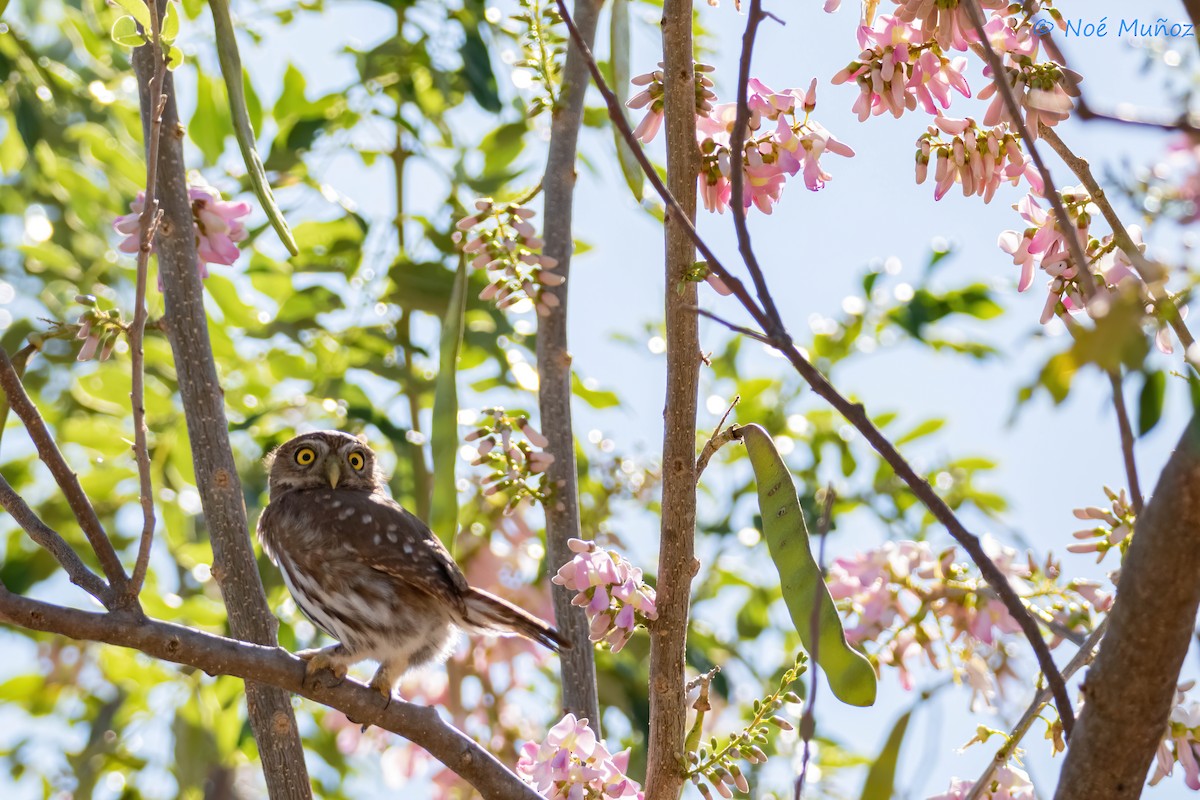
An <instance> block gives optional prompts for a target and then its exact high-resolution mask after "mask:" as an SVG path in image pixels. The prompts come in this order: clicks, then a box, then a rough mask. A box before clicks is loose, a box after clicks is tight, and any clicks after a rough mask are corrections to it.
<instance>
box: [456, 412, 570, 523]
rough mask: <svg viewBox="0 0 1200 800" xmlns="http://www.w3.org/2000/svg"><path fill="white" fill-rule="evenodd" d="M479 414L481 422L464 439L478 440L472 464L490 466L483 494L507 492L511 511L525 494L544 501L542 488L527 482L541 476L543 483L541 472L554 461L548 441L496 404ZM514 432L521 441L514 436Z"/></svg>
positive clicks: (518, 417)
mask: <svg viewBox="0 0 1200 800" xmlns="http://www.w3.org/2000/svg"><path fill="white" fill-rule="evenodd" d="M482 413H483V422H482V424H481V425H480V426H479V427H478V428H476V429H475V430H473V431H471V432H470V433H468V434H467V435H466V437H465V440H466V441H468V442H479V444H477V445H475V453H476V458H475V460H474V461H472V462H471V466H473V467H479V466H486V467H488V468H489V469H491V474H489V475H488V476H487V477H486V478H484V479H483V485H484V489H483V495H484V497H491V496H492V495H494V494H499V493H500V492H506V493H507V495H508V508H509V510H510V511H511V510H513V509H515V508H516V506H517V504H518V503H519V502H520V501H521V500H522V499H523V498H525V497H531V498H533V499H536V500H544V499H545V497H546V495H545V492H544V491H543V490H542V488H534V487H532V486H530V484H529V483H528V481H529V480H530V479H531V478H535V477H538V476H540V478H539V480H541V481H542V482H543V483H544V481H545V474H544V473H545V472H546V470H547V469H548V468H549V467H550V465H551V464H553V463H554V455H553V454H552V453H548V452H546V450H545V448H546V447H548V446H549V445H550V441H549V440H548V439H547V438H546V437H545V436H543V435H542V434H541V432H540V431H539V430H538V429H537V428H535V427H534V426H533V424H532V423H531V422H530V421H529V419H528V418H527V417H524V416H522V415H520V414H509V413H507V412H506V411H505V410H504V409H503V408H500V407H498V406H497V407H493V408H485V409H483V411H482ZM517 432H520V433H521V434H522V436H523V437H524V439H523V440H522V439H521V438H518V437H517V436H515V434H516V433H517Z"/></svg>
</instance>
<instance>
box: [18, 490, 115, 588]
mask: <svg viewBox="0 0 1200 800" xmlns="http://www.w3.org/2000/svg"><path fill="white" fill-rule="evenodd" d="M0 508H3V509H4V510H5V511H7V512H8V513H9V514H10V515H12V518H13V520H15V521H16V523H17V524H18V525H20V526H21V528H22V529H23V530H24V531H25V532H26V533H28V534H29V538H30V539H33V541H35V542H37V543H38V544H39V545H41V546H42V547H43V548H45V549H46V551H47V552H49V553H50V555H52V556H54V560H55V561H57V562H58V563H59V564H61V565H62V568H63V569H64V570H66V572H67V575H68V576H69V577H70V579H71V583H73V584H75V585H76V586H78V587H79V588H80V589H83V590H84V591H85V592H87V593H88V594H90V595H91V596H92V597H94V598H96V599H97V600H99V601H100V603H101V604H102V605H103V606H105V607H106V608H107V607H109V606H110V604H111V603H112V590H110V589H109V587H108V584H106V583H105V582H104V581H103V580H101V579H100V576H99V575H97V574H96V573H94V572H92V571H91V570H90V569H88V568H87V566H86V565H85V564H84V563H83V561H82V560H81V559H80V558H79V554H78V553H76V552H75V551H74V550H73V549H72V548H71V545H69V544H67V543H66V541H65V540H64V539H63V538H62V537H61V536H59V535H58V532H57V531H55V530H54V529H53V528H51V527H50V526H49V525H47V524H46V523H45V522H43V521H42V520H41V518H40V517H38V515H37V514H36V513H34V511H33V509H32V508H30V507H29V505H28V504H27V503H26V502H25V500H24V499H23V498H22V497H21V496H20V495H19V494H17V492H16V490H14V489H13V488H12V486H10V485H9V483H8V481H6V480H5V479H4V477H3V476H0Z"/></svg>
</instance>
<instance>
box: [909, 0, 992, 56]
mask: <svg viewBox="0 0 1200 800" xmlns="http://www.w3.org/2000/svg"><path fill="white" fill-rule="evenodd" d="M979 5H980V7H981V8H983V9H985V10H989V11H994V10H998V9H1001V8H1004V7H1005V6H1006V5H1008V4H1007V3H1006V2H1005V0H981V2H980V3H979ZM896 6H897V8H896V16H897V17H898V18H899V19H901V20H903V21H905V22H915V23H917V24H919V25H920V26H921V28H923V29H924V30H925V31H927V32H928V33H927V36H928V38H929V40H930V41H933V42H937V43H938V45H939V46H940V47H942V48H943V49H946V50H966V49H967V48H968V47H969V46H970V45H971V43H972V42H976V41H979V37H978V36H977V35H976V34H975V26H974V25H973V24H971V15H970V13H969V12H968V11H967V9H966V6H965V4H964V3H962V2H959V1H958V0H952V1H951V2H945V0H896ZM997 18H998V17H993V19H997ZM1001 19H1002V18H1001ZM985 30H986V29H985Z"/></svg>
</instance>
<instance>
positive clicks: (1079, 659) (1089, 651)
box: [966, 616, 1108, 800]
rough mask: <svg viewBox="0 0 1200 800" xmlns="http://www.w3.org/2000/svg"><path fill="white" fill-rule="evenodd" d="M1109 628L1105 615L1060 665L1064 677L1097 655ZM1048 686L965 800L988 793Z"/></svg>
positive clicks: (1038, 712)
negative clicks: (1066, 660) (1068, 658)
mask: <svg viewBox="0 0 1200 800" xmlns="http://www.w3.org/2000/svg"><path fill="white" fill-rule="evenodd" d="M1107 630H1108V617H1107V616H1105V617H1104V618H1103V619H1101V620H1100V622H1099V623H1098V624H1097V625H1096V629H1095V630H1093V631H1092V632H1091V634H1090V635H1089V636H1088V638H1087V639H1086V640H1085V641H1084V642H1083V644H1082V645H1080V647H1079V650H1078V651H1077V652H1076V653H1075V655H1074V656H1072V658H1071V660H1070V661H1068V662H1067V665H1066V666H1065V667H1063V670H1062V674H1063V677H1064V678H1068V679H1069V678H1070V677H1071V676H1072V675H1074V674H1075V673H1076V672H1078V671H1079V670H1081V669H1083V668H1084V667H1086V666H1087V665H1088V664H1090V663H1092V659H1093V658H1095V655H1096V647H1097V646H1098V645H1099V644H1100V640H1101V639H1103V638H1104V632H1105V631H1107ZM1050 699H1051V696H1050V690H1049V689H1048V688H1047V687H1045V686H1043V687H1041V688H1040V689H1038V690H1037V693H1036V694H1035V695H1034V696H1033V702H1031V703H1030V704H1029V708H1027V709H1025V713H1024V714H1022V715H1021V719H1019V720H1018V721H1017V724H1016V725H1015V726H1013V729H1012V732H1011V733H1009V734H1008V738H1007V739H1006V740H1005V742H1004V746H1003V747H1001V748H1000V749H999V750H997V751H996V755H995V757H993V758H992V759H991V760H990V761H988V763H987V766H986V767H984V770H983V774H982V775H980V776H979V779H978V780H976V781H975V785H974V786H972V787H971V793H970V794H968V795H967V797H966V800H981V798H982V797H983V796H984V795H985V794H986V793H987V790H988V789H987V787H988V784H989V783H991V780H992V774H993V773H995V771H996V770H997V769H999V768H1000V767H1002V766H1004V765H1005V764H1007V763H1008V760H1009V759H1010V758H1012V756H1013V753H1015V752H1016V750H1017V745H1019V744H1020V743H1021V739H1023V738H1024V737H1025V734H1026V733H1028V732H1029V729H1030V728H1031V727H1033V723H1034V721H1035V720H1036V719H1037V718H1038V717H1039V716H1040V715H1041V713H1042V708H1044V707H1045V705H1046V703H1048V702H1050Z"/></svg>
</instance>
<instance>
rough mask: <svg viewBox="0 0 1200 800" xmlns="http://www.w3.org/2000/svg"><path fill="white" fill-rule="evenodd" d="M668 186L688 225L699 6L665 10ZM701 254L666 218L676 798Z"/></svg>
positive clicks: (657, 749)
mask: <svg viewBox="0 0 1200 800" xmlns="http://www.w3.org/2000/svg"><path fill="white" fill-rule="evenodd" d="M662 37H663V63H664V65H665V66H664V68H663V74H664V90H665V94H664V111H665V115H666V116H665V119H664V125H665V128H666V138H667V186H668V188H669V189H670V190H671V193H672V194H673V195H674V196H675V198H676V199H677V200H678V201H679V203H680V205H681V206H682V207H683V210H684V212H685V213H686V215H687V217H688V219H689V220H694V219H695V216H696V173H697V169H698V165H697V159H698V153H697V150H696V90H695V77H694V76H695V73H694V69H695V67H694V64H693V60H692V2H691V0H666V2H665V3H664V4H663V18H662ZM694 263H695V248H694V246H693V242H692V237H691V235H690V234H689V232H688V230H687V228H686V227H685V226H684V225H681V224H680V221H679V220H677V219H676V218H675V216H674V215H670V214H669V215H667V220H666V333H667V391H666V401H665V407H664V410H663V423H664V430H663V455H662V479H663V489H662V527H661V530H660V534H659V557H658V619H657V620H656V621H655V623H654V625H653V627H652V628H651V630H650V748H649V761H648V765H647V770H646V797H647V798H649V800H673V799H674V798H676V797H678V796H679V792H680V790H681V789H682V787H683V780H684V774H683V755H684V753H683V749H684V737H685V733H686V730H685V728H686V725H687V704H686V697H685V695H684V683H685V675H684V661H685V650H686V646H687V627H688V613H689V605H690V595H691V585H692V576H693V575H694V574H695V568H696V564H695V556H694V554H693V548H694V544H695V531H696V393H697V384H698V381H699V374H700V339H699V331H698V317H697V316H696V312H695V307H696V302H697V293H696V284H695V283H694V282H692V281H689V280H687V275H688V273H689V272H690V271H691V269H692V266H693V264H694Z"/></svg>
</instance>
